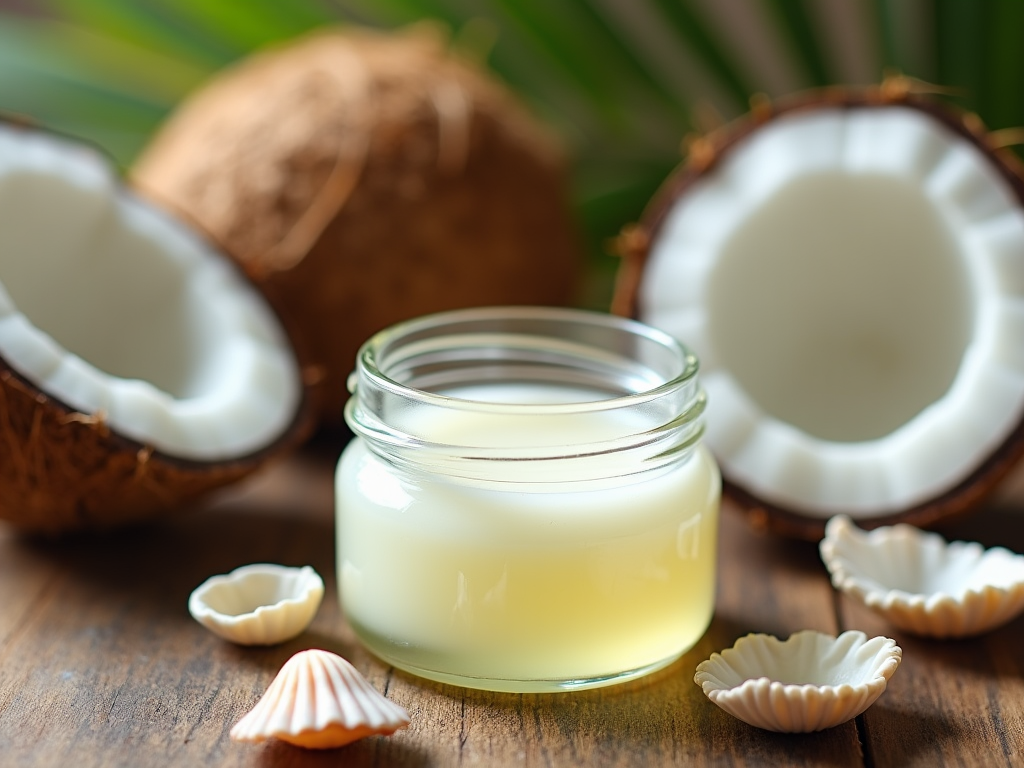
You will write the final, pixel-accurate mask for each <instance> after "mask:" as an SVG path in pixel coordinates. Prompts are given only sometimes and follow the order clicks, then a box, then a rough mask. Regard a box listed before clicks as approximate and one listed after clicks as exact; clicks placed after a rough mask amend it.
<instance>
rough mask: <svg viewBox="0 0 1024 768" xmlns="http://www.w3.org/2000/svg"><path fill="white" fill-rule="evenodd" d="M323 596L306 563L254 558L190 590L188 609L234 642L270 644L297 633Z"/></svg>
mask: <svg viewBox="0 0 1024 768" xmlns="http://www.w3.org/2000/svg"><path fill="white" fill-rule="evenodd" d="M323 596H324V581H323V579H322V578H320V574H318V573H317V572H316V571H314V570H313V568H312V567H311V566H308V565H307V566H304V567H302V568H289V567H287V566H283V565H275V564H273V563H254V564H252V565H245V566H242V567H241V568H236V569H235V570H233V571H232V572H231V573H228V574H224V575H221V576H212V577H211V578H209V579H207V580H206V581H204V582H203V583H202V584H201V585H200V586H199V587H197V588H196V590H195V591H194V592H193V593H192V595H191V596H190V597H189V600H188V610H189V613H191V614H192V617H193V618H194V619H195V620H196V621H198V622H199V623H200V624H202V625H203V626H204V627H206V628H207V629H209V630H210V631H211V632H213V633H214V634H217V635H220V636H221V637H223V638H224V639H225V640H230V641H231V642H233V643H238V644H239V645H275V644H277V643H283V642H284V641H286V640H291V639H292V638H293V637H298V636H299V635H301V634H302V633H303V632H304V631H305V630H306V628H307V627H308V626H309V625H310V622H312V621H313V617H314V616H316V612H317V609H318V608H319V607H320V601H321V600H322V599H323Z"/></svg>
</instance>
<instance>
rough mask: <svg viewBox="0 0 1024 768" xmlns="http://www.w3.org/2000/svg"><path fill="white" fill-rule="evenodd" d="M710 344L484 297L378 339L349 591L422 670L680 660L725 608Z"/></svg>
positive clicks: (367, 378) (484, 672) (350, 482)
mask: <svg viewBox="0 0 1024 768" xmlns="http://www.w3.org/2000/svg"><path fill="white" fill-rule="evenodd" d="M696 372H697V361H696V358H694V357H693V355H692V354H691V353H689V352H688V351H687V350H686V349H685V348H683V347H682V346H681V345H680V344H679V343H678V342H677V341H675V340H674V339H672V338H671V337H668V336H666V335H665V334H663V333H661V332H659V331H656V330H655V329H652V328H649V327H647V326H643V325H641V324H639V323H635V322H632V321H629V320H624V319H622V318H613V317H610V316H607V315H599V314H596V313H585V312H578V311H573V310H554V309H543V308H532V309H531V308H504V309H493V310H464V311H461V312H453V313H447V314H444V315H438V316H434V317H430V318H423V319H421V320H418V321H410V322H409V323H406V324H403V325H400V326H397V327H395V328H393V329H389V330H387V331H384V332H382V333H381V334H379V335H378V336H376V337H374V338H373V339H371V340H370V341H369V342H368V343H367V344H366V345H365V346H364V348H363V350H361V352H360V358H359V360H358V363H357V368H356V373H355V375H354V376H353V378H352V380H351V381H350V386H351V387H352V388H353V390H354V397H353V398H351V399H350V401H349V403H348V406H347V409H346V419H347V421H348V423H349V425H350V426H351V427H352V429H353V431H354V432H355V434H356V437H355V438H354V439H353V441H352V442H351V443H350V444H349V446H348V447H347V448H346V449H345V452H344V454H343V455H342V458H341V461H340V462H339V465H338V472H337V477H336V488H337V537H338V539H337V553H338V571H337V572H338V579H339V596H340V599H341V603H342V608H343V610H344V612H345V615H346V617H347V619H348V621H349V623H350V624H351V625H352V627H353V629H354V630H355V632H356V633H357V635H358V636H359V637H360V639H361V640H362V641H363V642H364V643H365V644H366V646H367V647H368V648H369V649H370V650H371V651H373V652H374V653H375V654H377V655H378V656H380V657H381V658H382V659H384V660H385V661H387V662H389V663H391V664H393V665H395V666H396V667H399V668H402V669H404V670H407V671H409V672H412V673H414V674H417V675H421V676H423V677H427V678H432V679H435V680H439V681H442V682H448V683H455V684H459V685H463V686H467V687H476V688H485V689H490V690H506V691H523V692H525V691H555V690H565V689H572V688H581V687H592V686H597V685H606V684H609V683H612V682H617V681H620V680H626V679H629V678H632V677H636V676H639V675H641V674H645V673H647V672H650V671H652V670H654V669H657V668H659V667H661V666H664V665H666V664H668V663H670V662H671V661H673V660H674V659H675V658H677V657H678V656H679V655H680V654H682V653H683V652H684V651H686V650H687V649H688V648H689V647H691V646H692V645H693V644H694V643H695V642H696V641H697V640H698V639H699V638H700V636H701V635H702V634H703V633H704V630H705V629H706V628H707V625H708V623H709V621H710V619H711V614H712V611H713V606H714V592H715V589H714V585H715V553H716V544H717V542H716V538H717V529H718V502H719V493H720V486H721V482H720V478H719V475H718V470H717V467H716V466H715V463H714V460H713V459H712V458H711V456H710V454H709V453H708V452H707V451H706V450H705V449H704V448H703V447H702V446H701V444H700V437H701V434H702V432H703V424H702V421H701V415H702V413H703V408H704V396H703V393H702V392H701V390H700V387H699V385H698V383H697V378H696Z"/></svg>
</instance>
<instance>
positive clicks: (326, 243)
mask: <svg viewBox="0 0 1024 768" xmlns="http://www.w3.org/2000/svg"><path fill="white" fill-rule="evenodd" d="M132 177H133V179H134V182H135V184H136V185H137V186H138V188H139V189H140V190H142V191H143V192H144V193H145V194H147V195H150V196H151V197H152V198H153V199H156V200H159V201H161V202H163V203H165V204H167V205H169V206H171V207H173V208H174V209H177V210H179V211H182V212H184V213H185V214H186V215H187V216H188V217H190V218H192V219H194V220H195V221H197V222H199V223H200V224H201V225H202V226H203V228H204V229H206V230H207V231H209V232H210V233H212V235H213V236H214V237H215V238H216V239H217V240H218V241H219V242H220V243H222V244H223V245H224V246H225V248H226V249H227V250H228V251H229V252H230V253H231V254H232V255H233V256H235V257H236V258H237V259H238V260H239V261H240V262H241V264H243V265H244V268H245V269H246V271H247V272H248V273H249V275H250V276H251V277H252V279H253V280H254V281H255V282H256V283H257V284H258V285H259V286H260V287H261V288H262V289H263V291H264V292H265V294H266V295H267V296H268V297H269V299H270V300H271V302H272V304H274V306H275V307H276V308H277V309H278V311H279V313H280V314H281V315H282V317H283V318H284V320H285V323H286V325H287V326H288V327H289V329H290V331H291V333H292V334H293V336H294V338H295V340H296V347H297V349H298V351H299V354H300V355H301V356H302V359H303V361H304V363H305V372H306V376H307V380H309V381H316V382H318V383H319V386H320V394H321V397H322V403H323V414H324V419H325V421H326V422H327V423H331V424H341V422H342V407H343V404H344V401H345V400H346V399H347V393H346V391H345V381H346V378H347V376H348V374H349V373H350V372H351V370H352V369H353V367H354V363H355V356H356V352H357V351H358V348H359V346H360V345H361V344H362V343H363V342H364V341H366V340H367V339H368V338H369V337H370V336H371V335H372V334H373V333H374V332H376V331H378V330H381V329H382V328H384V327H387V326H389V325H391V324H393V323H395V322H397V321H399V320H403V319H408V318H411V317H415V316H418V315H422V314H426V313H430V312H435V311H440V310H445V309H454V308H459V307H468V306H483V305H493V304H554V305H558V304H566V303H569V302H570V301H571V300H572V298H573V295H574V291H575V288H576V278H577V273H578V268H579V265H580V254H579V245H578V242H577V237H576V232H575V229H574V226H573V223H572V221H571V217H570V214H569V212H568V207H567V200H566V190H565V178H564V168H563V161H562V158H561V156H560V154H559V152H558V150H557V148H556V146H555V145H554V144H553V142H552V140H551V138H550V137H549V136H548V135H547V134H546V133H545V132H544V131H543V130H542V129H541V128H540V127H539V126H538V125H537V123H536V122H535V121H534V120H533V119H531V117H530V116H529V115H528V114H526V113H525V111H524V110H523V108H522V107H521V106H519V105H518V104H517V103H516V102H515V101H514V100H513V99H512V98H511V96H510V95H509V93H508V92H507V91H506V90H505V89H504V88H503V87H502V86H500V85H499V84H497V83H496V82H495V81H494V80H493V79H491V78H490V77H488V76H487V75H485V74H484V73H483V72H482V71H481V70H480V69H479V68H478V67H475V66H472V65H470V64H468V63H466V62H464V61H461V60H459V59H458V58H455V57H453V56H451V55H449V54H448V53H447V52H446V51H445V50H444V48H443V46H442V45H441V44H440V43H439V41H438V40H436V39H435V38H433V37H431V36H429V35H424V34H413V33H405V34H400V35H395V36H384V35H375V34H369V33H351V32H346V33H340V32H337V33H320V34H317V35H314V36H312V37H308V38H304V39H301V40H299V41H297V42H295V43H293V44H291V45H290V46H287V47H284V48H280V49H276V50H271V51H268V52H265V53H261V54H258V55H256V56H254V57H252V58H251V59H249V60H247V61H245V62H243V63H242V64H240V65H239V66H236V67H234V68H232V69H229V70H227V71H225V72H224V73H223V74H221V75H220V76H218V77H216V78H215V79H214V80H213V81H212V82H210V83H209V84H208V85H207V86H205V87H204V88H202V89H201V90H200V91H199V92H198V93H196V94H195V95H194V96H193V97H191V98H190V99H189V100H188V101H187V102H186V103H185V104H183V105H182V107H181V108H180V109H179V110H178V111H177V112H176V113H175V114H174V115H173V116H172V117H171V118H170V120H169V121H168V122H167V124H166V125H165V126H164V128H163V129H162V130H161V131H160V132H159V133H158V135H157V136H156V137H155V139H154V140H153V142H152V144H151V145H150V146H149V147H148V148H147V149H146V150H145V152H144V153H143V155H142V156H141V157H140V159H139V161H138V163H137V164H136V166H135V168H134V169H133V171H132Z"/></svg>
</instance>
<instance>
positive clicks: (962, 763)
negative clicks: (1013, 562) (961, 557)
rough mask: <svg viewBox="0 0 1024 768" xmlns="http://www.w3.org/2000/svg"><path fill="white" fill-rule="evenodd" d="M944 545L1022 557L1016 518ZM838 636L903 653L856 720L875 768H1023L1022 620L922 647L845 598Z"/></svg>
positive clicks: (982, 518)
mask: <svg viewBox="0 0 1024 768" xmlns="http://www.w3.org/2000/svg"><path fill="white" fill-rule="evenodd" d="M942 533H943V534H944V535H946V536H947V538H952V539H966V540H974V541H981V542H983V543H984V544H986V545H987V546H991V545H993V544H1001V545H1003V546H1008V547H1010V548H1011V549H1014V550H1015V551H1018V552H1019V551H1024V516H1022V515H1021V514H1020V513H1009V512H999V511H997V510H988V511H986V512H984V513H980V514H978V515H976V516H974V517H972V518H969V519H966V520H963V521H961V522H959V523H957V524H956V525H955V526H945V527H944V529H943V531H942ZM841 609H842V610H841V617H842V622H843V625H844V627H845V628H847V629H860V630H862V631H864V632H866V633H868V635H885V636H887V637H891V638H893V639H895V640H896V642H897V643H898V644H899V645H900V647H901V648H902V649H903V662H902V664H901V665H900V668H899V669H898V670H897V672H896V674H895V675H894V676H893V678H892V680H891V681H890V683H889V686H888V688H887V689H886V692H885V693H884V694H883V695H882V697H881V698H880V699H879V700H878V701H877V702H876V703H875V705H874V706H873V707H871V709H869V710H868V711H867V712H866V713H865V714H864V715H863V724H864V734H865V740H866V750H867V752H868V754H869V756H870V758H871V760H872V764H873V765H874V766H875V768H913V767H914V766H921V768H925V767H927V768H944V767H945V766H958V767H962V768H974V767H976V768H996V767H997V766H1020V765H1024V653H1022V648H1024V619H1017V620H1016V621H1014V622H1012V623H1011V624H1009V625H1007V626H1005V627H1003V628H1001V629H998V630H996V631H994V632H991V633H989V634H987V635H985V636H983V637H979V638H974V639H966V640H927V639H921V638H916V637H913V636H912V635H909V634H908V633H906V632H903V631H901V630H898V629H895V628H894V627H892V626H891V625H889V624H888V623H887V622H886V621H885V620H883V619H882V618H880V617H879V616H877V615H876V614H874V613H872V612H871V611H869V610H867V609H866V608H864V607H863V606H862V605H860V604H857V603H855V602H853V601H851V600H849V599H847V598H846V597H845V596H844V597H842V598H841Z"/></svg>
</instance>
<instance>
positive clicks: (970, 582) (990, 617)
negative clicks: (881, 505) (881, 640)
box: [820, 517, 1024, 638]
mask: <svg viewBox="0 0 1024 768" xmlns="http://www.w3.org/2000/svg"><path fill="white" fill-rule="evenodd" d="M820 550H821V559H822V560H824V561H825V566H826V567H827V568H828V570H829V573H831V574H832V584H833V585H834V586H835V587H836V589H839V590H841V591H843V592H845V593H846V594H848V595H850V597H852V598H854V599H855V600H858V601H860V602H861V603H863V604H864V605H866V606H867V607H868V608H871V609H872V610H874V611H876V612H877V613H880V614H881V615H882V616H884V617H885V618H886V619H887V620H888V621H889V623H891V624H892V625H893V626H895V627H899V628H900V629H904V630H906V631H908V632H912V633H914V634H917V635H924V636H927V637H940V638H941V637H968V636H970V635H978V634H981V633H982V632H987V631H988V630H990V629H994V628H995V627H998V626H1000V625H1002V624H1005V623H1006V622H1008V621H1010V620H1011V619H1012V618H1014V617H1015V616H1017V615H1018V614H1020V613H1021V611H1022V610H1024V557H1021V556H1020V555H1017V554H1014V553H1013V552H1010V551H1009V550H1008V549H1004V548H1002V547H994V548H992V549H984V548H983V547H982V546H981V545H980V544H978V543H976V542H964V541H954V542H951V543H946V541H945V539H943V538H942V537H941V536H939V535H938V534H935V533H925V532H924V531H921V530H918V529H917V528H914V527H912V526H909V525H894V526H891V527H887V528H878V529H876V530H874V531H871V532H865V531H861V530H860V529H858V528H857V527H856V526H854V524H853V523H852V522H851V521H850V519H849V518H847V517H834V518H832V519H831V520H829V522H828V525H827V526H826V527H825V538H824V539H822V541H821V544H820Z"/></svg>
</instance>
